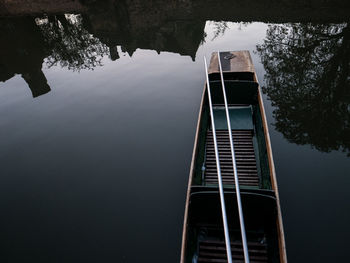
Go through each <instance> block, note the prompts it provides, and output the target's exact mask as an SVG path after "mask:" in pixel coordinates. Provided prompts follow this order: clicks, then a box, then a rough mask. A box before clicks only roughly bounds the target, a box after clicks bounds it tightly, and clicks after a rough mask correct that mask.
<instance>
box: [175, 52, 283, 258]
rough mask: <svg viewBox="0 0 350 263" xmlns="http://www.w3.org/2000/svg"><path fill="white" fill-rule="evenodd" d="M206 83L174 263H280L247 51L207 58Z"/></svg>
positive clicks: (263, 126)
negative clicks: (208, 59)
mask: <svg viewBox="0 0 350 263" xmlns="http://www.w3.org/2000/svg"><path fill="white" fill-rule="evenodd" d="M205 65H206V62H205ZM206 78H207V81H206V84H205V86H204V90H203V94H202V100H201V104H200V111H199V117H198V123H197V131H196V135H195V142H194V149H193V155H192V162H191V168H190V175H189V182H188V189H187V197H186V204H185V213H184V225H183V233H182V247H181V259H180V263H205V262H232V261H233V262H251V263H258V262H259V263H262V262H282V263H286V262H287V255H286V246H285V238H284V230H283V223H282V215H281V208H280V201H279V194H278V187H277V180H276V173H275V167H274V162H273V156H272V150H271V142H270V137H269V131H268V125H267V121H266V116H265V109H264V104H263V99H262V94H261V89H260V86H259V84H258V80H257V76H256V72H255V69H254V65H253V63H252V59H251V56H250V53H249V51H230V52H217V53H213V54H212V56H211V60H210V64H209V68H207V66H206ZM208 91H209V94H208ZM224 92H225V94H224ZM225 98H226V100H225ZM228 120H229V121H228ZM213 127H214V129H213ZM230 131H231V136H232V137H231V138H232V140H230ZM232 149H233V153H232ZM234 171H236V173H235V172H234ZM236 174H237V175H238V177H237V176H236ZM219 176H220V177H219ZM236 182H237V184H236ZM235 185H238V187H235Z"/></svg>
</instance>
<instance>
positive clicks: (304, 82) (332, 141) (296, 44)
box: [257, 23, 350, 154]
mask: <svg viewBox="0 0 350 263" xmlns="http://www.w3.org/2000/svg"><path fill="white" fill-rule="evenodd" d="M257 50H258V53H259V55H260V57H261V60H262V63H263V65H264V67H265V70H266V75H265V81H266V87H265V88H264V89H263V91H264V92H265V93H266V94H267V95H268V97H269V98H270V99H271V101H272V105H273V106H275V107H276V109H275V111H274V117H275V119H276V124H275V125H276V129H277V130H278V131H280V132H281V133H282V134H283V135H284V136H285V137H286V138H287V139H288V140H289V141H290V142H293V143H297V144H311V145H312V146H313V147H315V148H316V149H318V150H320V151H325V152H329V151H332V150H339V149H342V150H343V151H345V152H347V153H348V154H350V28H349V25H348V23H344V24H327V25H314V24H285V25H270V26H269V28H268V30H267V35H266V39H265V40H264V43H263V44H261V45H258V47H257Z"/></svg>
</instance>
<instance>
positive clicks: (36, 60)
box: [0, 17, 50, 97]
mask: <svg viewBox="0 0 350 263" xmlns="http://www.w3.org/2000/svg"><path fill="white" fill-rule="evenodd" d="M47 55H48V54H47V50H46V48H45V41H44V38H43V35H42V34H41V32H40V29H39V28H38V27H37V25H36V23H35V21H34V20H33V19H32V18H29V17H23V18H3V19H1V20H0V81H6V80H8V79H10V78H12V77H13V76H14V75H15V74H21V75H22V77H23V79H24V80H25V81H26V82H27V84H28V86H29V88H30V90H31V91H32V94H33V97H37V96H40V95H42V94H45V93H47V92H49V91H50V87H49V85H48V84H47V80H46V78H45V75H44V73H43V72H42V70H41V67H42V63H43V60H44V58H45V57H46V56H47Z"/></svg>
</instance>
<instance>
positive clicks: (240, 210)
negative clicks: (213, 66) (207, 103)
mask: <svg viewBox="0 0 350 263" xmlns="http://www.w3.org/2000/svg"><path fill="white" fill-rule="evenodd" d="M218 61H219V69H220V77H221V84H222V93H223V94H224V102H225V110H226V120H227V128H228V133H229V136H230V145H231V154H232V163H233V174H234V178H235V186H236V196H237V205H238V212H239V222H240V225H241V235H242V244H243V252H244V262H245V263H249V254H248V246H247V237H246V234H245V226H244V218H243V210H242V202H241V192H240V189H239V182H238V174H237V164H236V157H235V150H234V145H233V138H232V129H231V121H230V114H229V111H228V105H227V97H226V90H225V83H224V77H223V74H222V67H221V60H220V52H218Z"/></svg>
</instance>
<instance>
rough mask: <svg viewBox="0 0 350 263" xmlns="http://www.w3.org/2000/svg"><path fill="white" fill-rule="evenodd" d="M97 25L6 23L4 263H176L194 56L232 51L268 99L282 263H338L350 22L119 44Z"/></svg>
mask: <svg viewBox="0 0 350 263" xmlns="http://www.w3.org/2000/svg"><path fill="white" fill-rule="evenodd" d="M95 18H96V17H95ZM91 19H92V18H91ZM91 19H90V20H88V19H87V18H86V17H85V16H84V15H79V14H76V15H65V16H64V15H60V16H49V17H47V16H43V15H38V16H35V17H16V18H11V17H8V18H3V19H1V20H0V31H1V32H0V33H1V36H0V40H1V44H0V46H1V48H0V50H1V51H0V138H1V139H0V164H1V176H0V209H1V218H0V223H1V224H0V233H1V238H0V240H1V243H2V245H1V248H0V251H1V252H0V259H1V262H9V263H10V262H11V263H12V262H178V261H179V254H180V247H181V234H182V232H181V231H182V223H183V212H184V204H185V194H186V188H187V180H188V172H189V166H190V160H191V155H192V147H193V141H194V134H195V126H196V121H197V115H198V111H199V103H200V99H201V92H202V89H203V83H204V80H205V75H204V69H203V56H206V57H207V58H209V57H210V54H211V52H214V51H217V50H220V51H227V50H242V49H244V50H249V51H250V53H251V55H252V58H253V62H254V64H255V67H256V71H257V74H258V78H259V80H260V83H261V85H262V86H263V91H264V102H265V107H266V114H267V119H268V123H269V128H270V136H271V140H272V148H273V154H274V159H275V165H276V173H277V179H278V184H279V192H280V198H281V207H282V214H283V219H284V227H285V235H286V244H287V254H288V259H289V261H290V262H340V261H342V260H343V259H344V258H346V256H347V247H348V246H347V243H348V236H349V234H350V232H349V227H348V222H350V214H349V199H350V192H349V191H348V186H349V183H350V181H349V180H350V179H349V178H350V177H349V173H350V161H349V153H350V126H349V125H350V117H349V116H350V86H349V76H350V75H349V60H350V55H349V54H350V39H349V37H350V34H349V27H348V24H347V23H336V24H334V23H322V24H317V23H316V24H315V23H312V24H310V23H289V24H267V23H260V22H249V23H234V22H214V21H207V22H205V23H204V24H203V25H202V26H195V25H191V24H190V23H188V22H187V24H186V23H185V22H177V23H175V24H172V23H168V24H165V25H163V26H162V27H161V29H159V30H158V31H155V32H153V31H152V32H153V35H152V37H151V38H149V39H148V38H147V36H145V39H142V38H141V37H139V38H137V37H136V36H134V35H133V34H130V35H129V38H127V40H125V39H124V38H122V37H121V39H122V40H121V41H120V42H124V43H125V44H121V43H118V39H116V38H117V37H116V35H113V30H114V29H113V27H112V26H111V25H113V21H109V20H108V19H106V23H107V24H108V23H110V24H109V25H108V26H107V27H106V28H107V29H108V30H105V28H103V26H104V25H103V24H98V25H91V24H88V22H89V23H91V22H92V20H91ZM94 26H95V27H94ZM127 30H130V31H132V30H134V31H133V32H134V33H135V31H137V30H136V29H135V25H134V28H131V29H130V28H129V29H128V28H126V29H125V31H127ZM118 32H119V31H118ZM148 33H149V32H148ZM137 34H138V36H142V34H141V33H140V32H137ZM137 34H136V33H135V35H137ZM117 36H118V34H117ZM121 36H123V35H121ZM133 36H134V38H132V37H133ZM147 41H148V42H147Z"/></svg>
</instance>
